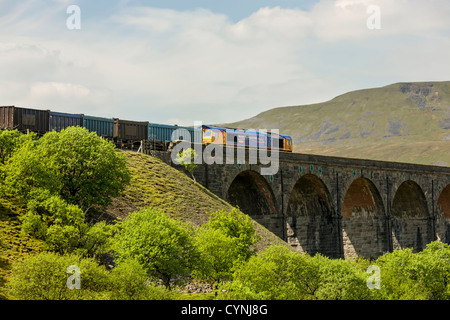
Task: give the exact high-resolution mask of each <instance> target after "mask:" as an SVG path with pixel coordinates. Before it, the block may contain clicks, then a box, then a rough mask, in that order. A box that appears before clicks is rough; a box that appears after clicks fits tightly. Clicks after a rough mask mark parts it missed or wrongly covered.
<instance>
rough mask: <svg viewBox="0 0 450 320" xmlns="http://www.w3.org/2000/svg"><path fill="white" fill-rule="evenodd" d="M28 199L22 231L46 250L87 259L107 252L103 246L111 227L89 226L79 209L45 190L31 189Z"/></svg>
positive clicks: (103, 224) (110, 232) (110, 233)
mask: <svg viewBox="0 0 450 320" xmlns="http://www.w3.org/2000/svg"><path fill="white" fill-rule="evenodd" d="M29 196H30V199H29V201H28V204H27V207H28V211H27V213H26V214H25V215H24V216H23V217H22V230H23V231H24V232H25V233H28V234H30V235H32V236H34V237H35V238H38V239H41V240H44V241H45V243H46V244H47V246H48V249H49V250H51V251H54V252H58V253H60V254H66V253H78V254H80V255H83V256H90V257H94V256H98V255H100V254H102V253H105V252H106V251H107V248H106V244H107V242H108V239H109V237H110V236H111V235H112V233H113V231H114V229H115V227H114V226H112V225H106V224H105V222H98V223H95V224H88V223H87V222H86V221H85V217H84V213H83V211H81V209H80V208H78V206H76V205H71V204H68V203H67V202H66V201H64V200H63V199H61V198H60V197H59V196H55V195H53V196H52V195H50V194H49V192H48V191H47V190H40V189H34V190H33V191H32V192H30V195H29Z"/></svg>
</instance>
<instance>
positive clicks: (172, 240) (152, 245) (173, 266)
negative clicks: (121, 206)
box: [112, 209, 195, 289]
mask: <svg viewBox="0 0 450 320" xmlns="http://www.w3.org/2000/svg"><path fill="white" fill-rule="evenodd" d="M112 248H113V250H114V251H115V253H116V255H117V260H118V261H119V262H120V261H123V260H129V259H134V260H136V261H137V262H138V263H139V264H141V265H142V266H143V268H144V269H145V270H146V272H147V274H148V275H149V276H153V277H156V278H159V279H161V280H162V281H163V283H164V285H165V286H166V287H167V288H169V289H170V287H171V284H172V283H179V282H180V281H182V280H183V279H184V278H185V277H186V276H187V275H188V274H189V272H190V269H191V266H192V263H193V259H194V256H195V250H194V246H193V243H192V237H191V232H190V231H189V227H188V226H187V225H186V224H183V223H181V222H179V221H177V220H174V219H171V218H170V217H169V216H168V215H167V214H166V213H164V212H162V211H159V210H155V209H143V210H140V211H137V212H133V213H131V214H130V215H129V217H128V218H126V219H125V220H124V221H123V222H121V223H120V224H119V231H118V232H117V234H116V235H115V236H114V238H113V239H112Z"/></svg>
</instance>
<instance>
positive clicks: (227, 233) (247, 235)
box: [193, 208, 260, 284]
mask: <svg viewBox="0 0 450 320" xmlns="http://www.w3.org/2000/svg"><path fill="white" fill-rule="evenodd" d="M194 239H195V245H196V247H197V250H198V252H199V253H200V257H199V260H198V262H199V263H197V267H196V268H195V270H194V272H193V273H194V276H195V277H196V278H199V279H203V280H209V281H212V282H213V283H215V284H218V283H219V282H220V281H226V280H230V279H231V278H232V269H233V266H234V265H235V264H237V263H239V262H242V261H247V260H248V259H249V258H250V257H251V256H252V255H253V254H254V253H255V249H254V248H253V247H252V246H253V245H254V244H255V243H256V242H258V241H259V239H260V238H259V237H258V236H257V235H256V231H255V229H254V226H253V222H252V220H251V218H250V217H249V216H247V215H245V214H243V213H242V212H240V211H239V210H238V209H236V208H233V210H231V211H229V212H227V211H225V210H219V211H217V212H214V213H212V214H210V217H209V221H208V223H206V224H204V225H203V226H202V227H201V228H199V229H198V230H197V232H196V234H195V238H194Z"/></svg>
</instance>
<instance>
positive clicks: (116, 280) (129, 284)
mask: <svg viewBox="0 0 450 320" xmlns="http://www.w3.org/2000/svg"><path fill="white" fill-rule="evenodd" d="M110 298H111V299H112V300H170V299H173V298H174V294H173V293H172V292H171V291H169V290H167V289H166V288H165V287H161V286H157V285H153V284H149V283H148V276H147V272H146V271H145V269H144V268H143V267H142V266H141V265H140V264H139V262H137V261H136V260H132V259H131V260H124V261H122V262H121V263H119V264H118V265H117V266H116V267H115V268H114V269H113V270H112V271H111V296H110Z"/></svg>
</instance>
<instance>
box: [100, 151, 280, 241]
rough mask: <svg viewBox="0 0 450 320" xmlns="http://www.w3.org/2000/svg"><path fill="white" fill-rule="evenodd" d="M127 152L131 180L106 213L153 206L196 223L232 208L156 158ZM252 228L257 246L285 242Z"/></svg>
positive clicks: (123, 213) (260, 228) (119, 214)
mask: <svg viewBox="0 0 450 320" xmlns="http://www.w3.org/2000/svg"><path fill="white" fill-rule="evenodd" d="M126 154H127V157H128V164H129V166H130V169H131V172H132V181H131V184H130V186H128V187H127V189H126V191H125V193H124V195H123V196H121V197H119V198H116V199H114V201H113V203H112V204H111V205H110V206H109V207H108V209H107V213H108V214H109V215H112V216H114V217H117V218H124V217H126V215H127V214H128V213H130V212H133V211H136V210H139V209H141V208H149V207H153V208H159V209H162V210H164V211H165V212H166V213H167V214H169V215H170V216H171V217H172V218H175V219H177V220H180V221H184V222H189V223H190V224H192V225H193V226H194V227H198V226H200V225H202V224H204V223H206V222H207V221H208V217H209V216H208V213H211V212H215V211H217V210H220V209H224V210H231V209H232V207H231V205H230V204H228V203H227V202H225V201H223V200H222V199H220V198H219V197H217V196H215V195H214V194H212V193H211V192H209V190H207V189H206V188H204V187H203V186H202V185H200V184H194V182H193V180H192V179H191V178H189V177H188V176H187V175H186V174H184V173H182V172H180V171H178V170H176V169H175V168H172V167H170V166H168V165H167V164H165V163H163V162H162V161H160V160H159V159H157V158H154V157H151V156H148V155H144V154H138V153H133V152H126ZM255 228H256V230H257V233H258V234H259V235H260V236H261V237H262V239H261V241H260V242H259V243H258V245H257V248H258V249H262V248H265V247H267V246H268V245H270V244H286V243H285V242H283V241H281V240H280V239H279V238H278V237H277V236H275V235H274V234H272V233H271V232H269V231H268V230H267V229H266V228H264V227H263V226H261V225H259V224H257V223H256V222H255Z"/></svg>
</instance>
